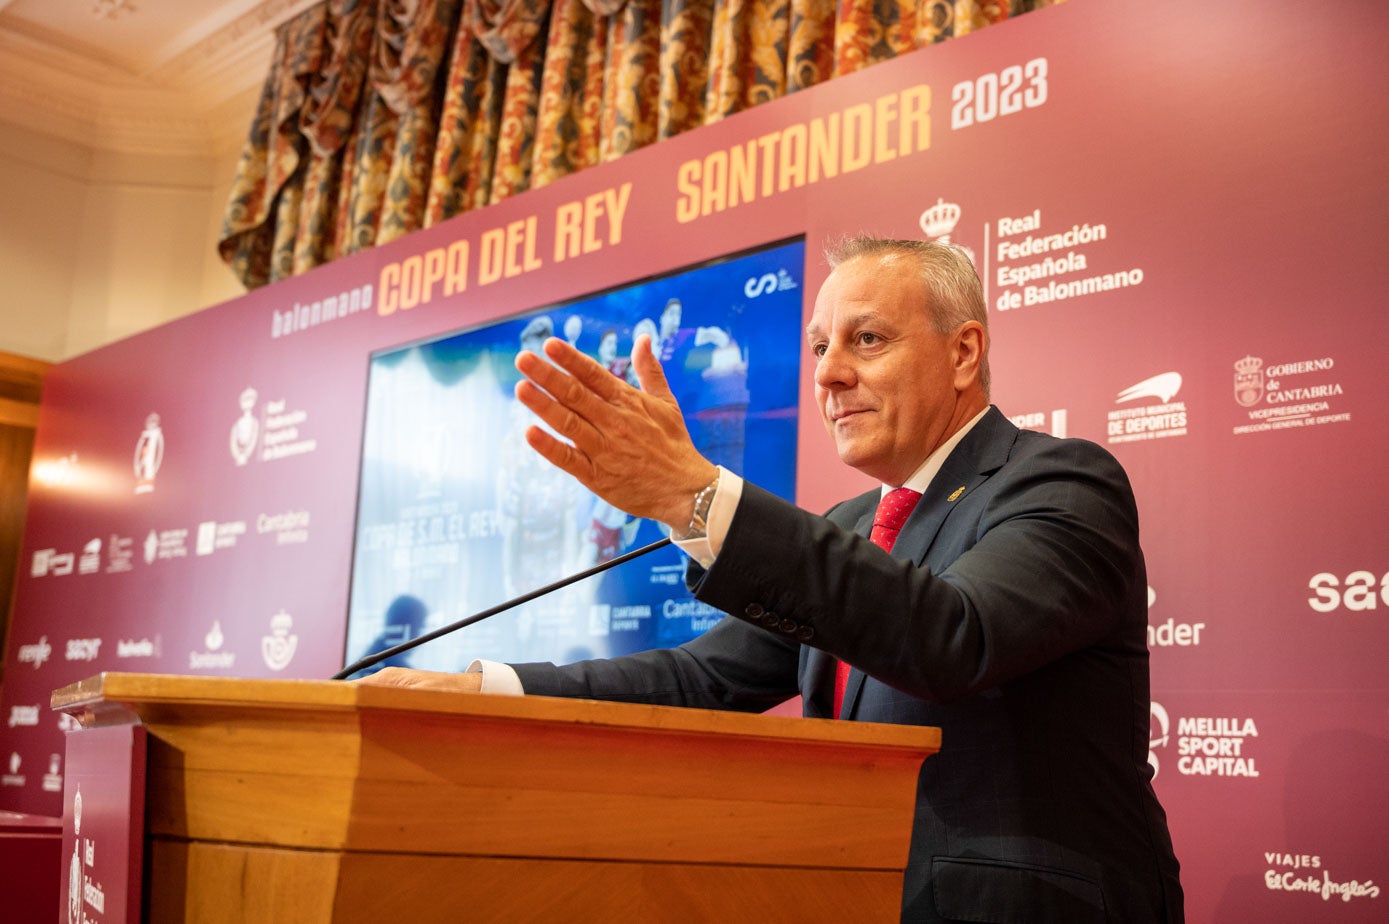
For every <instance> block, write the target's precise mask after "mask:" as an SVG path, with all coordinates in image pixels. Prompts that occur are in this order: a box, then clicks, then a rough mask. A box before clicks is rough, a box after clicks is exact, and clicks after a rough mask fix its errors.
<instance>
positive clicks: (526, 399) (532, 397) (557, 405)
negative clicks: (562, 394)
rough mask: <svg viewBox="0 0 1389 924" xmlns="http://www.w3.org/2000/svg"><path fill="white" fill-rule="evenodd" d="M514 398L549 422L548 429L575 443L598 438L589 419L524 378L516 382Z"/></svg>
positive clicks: (584, 442)
mask: <svg viewBox="0 0 1389 924" xmlns="http://www.w3.org/2000/svg"><path fill="white" fill-rule="evenodd" d="M565 378H568V376H565ZM516 400H518V401H520V402H521V403H522V404H524V405H525V406H526V407H527V408H528V409H529V410H530V412H531V413H532V414H534V415H535V416H536V417H539V418H540V419H541V420H543V421H544V422H545V423H547V424H549V426H550V429H552V430H554V431H555V432H556V433H558V434H560V435H561V436H563V437H565V438H567V439H569V440H571V441H573V442H575V443H582V444H590V443H592V441H593V440H594V439H595V438H600V434H599V432H598V429H597V428H596V427H595V426H594V425H593V423H592V422H591V421H589V420H588V419H587V418H586V417H584V416H583V415H581V414H578V413H576V412H575V411H574V410H572V408H571V406H569V405H568V404H566V403H565V402H564V401H562V400H556V399H555V398H554V397H552V396H551V395H549V394H548V393H546V392H545V391H543V390H542V389H541V388H540V387H539V386H537V385H536V384H535V383H534V382H531V381H527V380H525V379H522V380H521V381H520V382H517V383H516Z"/></svg>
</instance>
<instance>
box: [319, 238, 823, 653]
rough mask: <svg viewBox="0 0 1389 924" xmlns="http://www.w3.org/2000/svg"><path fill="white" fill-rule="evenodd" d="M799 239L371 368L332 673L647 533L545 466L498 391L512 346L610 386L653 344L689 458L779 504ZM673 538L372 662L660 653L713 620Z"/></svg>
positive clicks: (796, 320)
mask: <svg viewBox="0 0 1389 924" xmlns="http://www.w3.org/2000/svg"><path fill="white" fill-rule="evenodd" d="M804 265H805V244H804V241H802V240H795V241H791V242H788V243H782V244H778V245H773V246H770V247H766V248H763V249H759V250H757V251H753V252H748V253H742V254H739V255H734V256H729V257H725V258H722V259H718V260H714V261H711V262H707V263H703V264H700V265H698V266H692V267H688V268H685V269H683V270H680V271H677V272H674V273H670V274H667V275H663V276H659V277H655V278H651V279H646V280H644V281H641V282H637V283H634V284H632V285H627V286H624V287H621V288H617V289H612V290H610V291H605V292H601V293H597V294H594V295H591V296H588V297H585V298H581V299H579V300H577V301H573V302H568V303H565V304H559V305H550V306H547V307H544V308H541V309H538V310H534V311H528V312H526V313H524V314H519V315H516V316H514V317H510V318H506V319H503V320H499V321H496V322H493V323H490V324H487V325H485V326H481V327H475V328H471V329H467V330H462V331H457V332H453V333H450V334H446V335H443V336H441V337H438V338H435V339H432V340H429V341H427V342H423V343H414V344H410V345H407V346H404V347H399V348H393V349H389V350H385V351H381V352H378V353H375V354H373V355H372V356H371V358H370V370H369V379H368V387H367V402H366V423H365V428H364V435H363V448H362V457H361V475H360V482H359V485H360V487H359V492H358V502H357V525H356V538H355V547H354V552H353V569H352V588H351V596H350V604H349V606H350V611H349V614H348V629H347V642H346V650H345V652H344V663H350V662H352V661H355V660H357V659H358V658H360V657H363V656H364V655H368V654H372V653H375V652H378V651H382V650H384V649H385V648H387V647H389V646H391V645H394V644H396V643H397V642H400V641H403V640H404V639H406V638H409V637H412V636H414V635H417V634H419V633H421V632H426V631H429V630H431V629H434V628H437V627H439V626H442V625H446V624H448V623H451V622H454V621H456V620H458V619H461V618H463V617H465V616H468V615H471V614H473V613H475V612H478V611H481V610H484V609H487V608H489V607H492V606H494V605H496V604H498V603H500V602H502V601H504V600H506V599H509V598H511V597H513V596H516V595H519V594H522V593H525V592H526V591H529V590H532V589H534V588H536V587H540V586H543V585H545V584H548V583H550V582H552V581H554V580H556V579H558V578H560V577H563V576H565V575H568V574H572V573H575V572H578V571H580V570H582V569H584V568H585V567H587V566H590V565H593V564H595V563H597V562H601V561H605V560H610V559H611V558H613V557H616V556H617V555H620V554H622V553H623V552H625V551H630V550H633V549H635V548H638V547H640V546H642V545H645V544H647V543H649V542H653V541H655V540H657V539H658V538H660V537H661V536H662V535H664V529H663V527H661V526H660V525H659V524H657V523H654V522H651V521H649V520H638V519H634V518H632V517H629V516H627V514H625V513H624V512H622V511H620V510H616V509H614V508H613V507H611V506H610V505H608V504H606V503H604V502H603V501H601V500H600V499H598V498H596V497H594V496H593V495H592V494H591V493H589V492H588V491H586V490H584V489H583V488H582V487H581V486H580V485H579V484H578V482H577V481H575V480H574V479H573V478H571V477H569V476H568V475H566V474H564V473H563V472H560V471H559V470H557V469H555V468H553V467H551V466H550V465H549V464H548V463H546V462H545V461H544V460H543V459H541V458H540V457H539V456H538V455H536V454H535V453H534V452H533V451H532V450H531V449H530V448H529V446H527V445H526V443H525V441H524V439H523V437H522V434H523V432H524V431H525V428H526V427H527V426H528V425H530V424H532V423H535V422H537V421H536V418H535V417H534V416H533V415H532V414H531V413H530V412H529V411H528V410H526V409H525V407H523V406H522V405H521V404H520V403H519V402H517V401H516V400H515V398H514V397H513V391H512V390H513V388H514V386H515V384H516V382H517V381H518V379H519V374H518V373H517V372H516V370H515V367H514V365H513V362H514V360H515V357H516V354H517V352H518V351H519V350H520V349H521V348H523V347H529V348H534V347H536V346H538V344H539V343H541V342H543V340H544V338H545V337H547V336H551V335H553V336H557V337H564V338H566V339H568V340H569V341H570V342H572V343H573V344H575V346H577V347H578V348H579V349H580V350H582V351H584V352H586V353H588V354H590V355H591V356H594V357H595V358H596V359H598V361H599V362H601V363H603V364H604V365H606V366H607V367H608V368H609V370H610V371H611V372H612V373H613V374H614V375H617V376H622V377H624V378H631V377H632V372H631V370H630V369H629V368H628V367H629V360H628V357H629V354H630V350H631V346H632V342H633V340H634V339H635V337H636V336H637V335H639V334H641V333H642V332H644V331H645V332H648V333H650V334H652V336H653V342H654V343H655V344H657V355H658V356H659V357H660V358H661V360H662V363H663V365H664V369H665V372H666V376H667V378H668V379H669V381H670V383H671V387H672V390H673V391H674V393H675V395H676V397H677V399H678V400H679V402H680V407H681V410H682V412H683V414H684V417H685V421H686V423H687V424H688V426H689V428H690V432H691V434H692V436H693V438H694V440H695V444H696V445H697V446H698V447H699V449H700V450H701V452H703V453H704V454H705V455H706V456H707V457H708V458H710V459H712V460H713V461H714V462H716V463H719V464H721V465H724V466H726V467H727V468H729V469H730V470H731V471H734V472H737V473H739V474H741V475H743V476H744V477H746V478H748V479H751V480H752V481H754V482H756V483H757V484H758V485H760V486H761V487H764V488H766V489H768V490H770V491H773V492H775V493H777V494H779V495H781V496H782V497H786V498H788V499H789V498H791V496H792V494H793V491H794V486H795V480H796V479H795V475H796V471H795V468H796V425H797V420H796V406H797V381H798V377H799V368H800V357H801V355H802V350H803V347H802V342H803V341H802V294H803V293H802V283H803V273H804ZM685 561H686V558H685V555H684V554H683V553H682V552H680V551H679V550H678V549H676V548H674V547H666V548H664V549H661V550H659V551H657V552H654V553H652V554H649V555H646V556H643V557H641V558H637V559H634V560H633V561H630V562H627V563H625V564H623V565H621V566H619V567H617V568H614V569H613V570H611V571H608V572H605V573H603V574H602V575H599V576H597V577H595V578H590V579H588V580H587V581H584V582H581V583H579V584H576V585H573V586H571V587H568V588H565V589H564V590H562V591H559V592H556V593H553V594H550V595H548V596H546V597H543V598H541V599H538V600H535V601H533V602H531V603H528V604H524V605H522V606H520V607H518V608H516V609H514V610H511V611H508V612H506V613H503V614H501V615H499V616H496V617H494V618H492V619H489V620H486V621H484V622H481V623H478V624H476V625H473V626H470V627H469V628H467V629H464V630H462V631H461V632H457V633H454V634H452V635H450V636H446V637H444V638H441V639H438V640H436V641H434V642H431V643H429V644H428V645H425V646H423V647H421V648H418V649H416V650H414V651H412V652H409V653H407V654H404V655H399V656H396V657H395V658H393V659H391V661H390V662H388V663H392V664H400V665H406V666H411V667H418V668H423V669H428V670H446V671H456V670H462V669H464V668H466V666H467V664H468V662H469V661H471V660H472V659H473V658H488V659H496V660H506V661H513V662H523V661H542V660H543V661H555V662H556V663H569V662H572V661H576V660H582V659H585V658H591V657H610V656H614V655H620V654H626V653H630V652H635V651H643V650H646V649H649V648H655V647H665V646H670V645H677V644H680V643H681V642H684V641H687V640H689V639H691V638H694V637H695V636H697V635H699V634H700V633H701V632H703V631H705V630H706V629H708V628H709V627H710V626H712V625H713V624H714V623H716V622H717V621H718V620H719V619H720V618H722V616H723V614H722V613H721V612H719V611H718V610H715V609H713V608H711V607H709V606H707V605H706V604H703V603H700V602H699V601H697V600H695V599H694V598H693V597H692V596H691V595H690V593H689V592H688V591H687V590H686V589H685V583H684V572H685Z"/></svg>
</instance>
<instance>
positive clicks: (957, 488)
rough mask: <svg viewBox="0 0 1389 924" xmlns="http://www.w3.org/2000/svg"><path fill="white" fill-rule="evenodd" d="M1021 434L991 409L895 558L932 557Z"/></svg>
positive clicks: (905, 532)
mask: <svg viewBox="0 0 1389 924" xmlns="http://www.w3.org/2000/svg"><path fill="white" fill-rule="evenodd" d="M1017 432H1018V431H1017V428H1016V427H1014V426H1013V424H1012V423H1011V422H1010V421H1009V420H1008V419H1007V418H1005V417H1004V416H1003V414H1002V412H1000V411H999V409H998V408H996V407H990V408H989V412H988V413H987V414H985V415H984V417H983V419H982V420H980V421H979V423H978V424H976V425H975V427H974V429H973V430H971V431H970V432H969V433H968V434H966V435H965V438H964V439H963V440H961V441H960V445H958V446H956V447H955V449H954V451H953V452H951V453H950V455H949V456H948V457H947V458H946V460H945V464H944V465H942V466H941V469H940V471H939V472H937V473H936V477H935V478H933V479H931V483H930V485H928V486H927V488H926V492H925V493H924V494H922V496H921V500H919V501H918V502H917V504H916V509H915V510H913V511H912V515H911V516H910V517H908V518H907V522H906V523H905V524H903V526H902V531H901V532H900V533H898V534H897V541H896V542H895V543H893V546H892V553H891V554H892V557H893V558H900V559H903V560H905V561H913V562H915V563H916V564H917V565H921V564H922V563H923V562H924V561H925V560H926V553H927V552H928V551H930V548H931V543H933V542H934V541H935V539H936V536H937V535H938V534H939V533H940V531H941V527H942V526H944V525H945V521H946V519H947V518H948V517H949V516H950V513H951V511H953V510H954V509H955V505H956V504H957V503H958V502H959V501H960V499H961V498H963V497H965V496H966V495H968V494H969V492H970V491H973V490H974V489H975V488H976V487H978V486H979V485H981V484H983V483H984V482H985V481H986V480H987V479H988V477H989V476H990V475H992V474H993V473H994V472H996V471H998V470H999V469H1000V468H1001V467H1002V466H1003V463H1004V462H1006V461H1008V453H1009V452H1011V451H1012V448H1013V442H1014V440H1015V439H1016V438H1017ZM873 512H874V511H873V510H872V509H870V510H869V511H868V512H867V513H866V514H864V515H863V516H862V517H860V518H859V520H858V523H857V525H856V526H855V528H854V532H856V533H858V534H859V535H860V536H864V537H867V536H868V535H869V534H871V533H872V531H873ZM817 653H818V654H820V655H821V656H822V658H823V659H824V660H826V661H828V662H829V663H830V689H831V690H833V688H834V679H833V678H834V670H833V664H834V660H835V659H834V658H833V656H831V655H827V654H824V653H823V652H817ZM809 666H810V662H809V661H807V669H809ZM865 676H866V675H865V674H864V673H863V671H861V670H859V669H858V668H856V667H855V668H852V669H850V671H849V681H848V684H847V685H846V686H845V688H844V703H843V706H842V708H841V709H840V714H839V718H847V717H849V716H851V715H853V713H854V707H855V706H856V705H857V703H858V697H859V694H860V693H861V692H862V691H863V681H864V678H865ZM832 701H833V694H832V693H831V702H832ZM827 711H828V710H827Z"/></svg>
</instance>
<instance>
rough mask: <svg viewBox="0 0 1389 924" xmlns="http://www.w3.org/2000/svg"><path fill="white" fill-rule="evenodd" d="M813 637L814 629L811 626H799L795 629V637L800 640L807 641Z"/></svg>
mask: <svg viewBox="0 0 1389 924" xmlns="http://www.w3.org/2000/svg"><path fill="white" fill-rule="evenodd" d="M814 637H815V629H814V627H812V626H801V627H800V628H799V629H797V630H796V638H798V639H799V640H801V641H802V642H808V641H810V640H811V639H813V638H814Z"/></svg>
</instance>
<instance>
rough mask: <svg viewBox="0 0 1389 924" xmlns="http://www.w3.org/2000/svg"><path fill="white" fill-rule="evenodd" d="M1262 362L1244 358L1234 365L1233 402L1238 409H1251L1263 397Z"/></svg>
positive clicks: (1253, 357) (1252, 357)
mask: <svg viewBox="0 0 1389 924" xmlns="http://www.w3.org/2000/svg"><path fill="white" fill-rule="evenodd" d="M1263 369H1264V361H1263V360H1262V359H1260V358H1259V357H1257V356H1246V357H1244V359H1241V360H1239V361H1237V362H1236V363H1235V400H1236V401H1238V402H1239V404H1240V407H1253V406H1254V405H1256V404H1258V403H1259V401H1260V400H1261V399H1262V398H1263V396H1264V372H1263Z"/></svg>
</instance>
